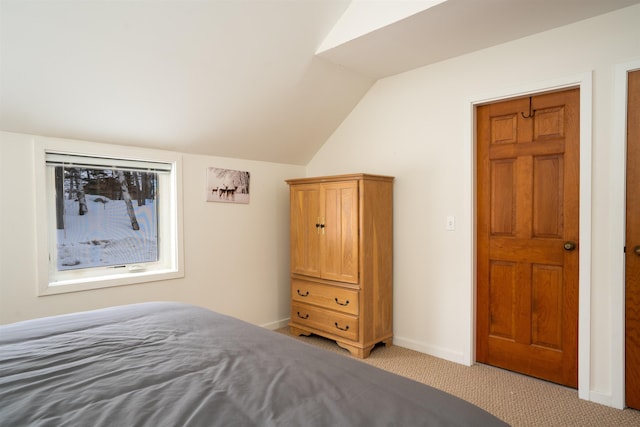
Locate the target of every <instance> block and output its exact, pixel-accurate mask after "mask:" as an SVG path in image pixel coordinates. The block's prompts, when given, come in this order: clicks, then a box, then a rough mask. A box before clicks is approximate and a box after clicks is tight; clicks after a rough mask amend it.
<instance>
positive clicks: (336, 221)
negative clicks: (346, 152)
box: [320, 181, 358, 283]
mask: <svg viewBox="0 0 640 427" xmlns="http://www.w3.org/2000/svg"><path fill="white" fill-rule="evenodd" d="M323 188H324V191H323V194H324V205H325V213H326V218H325V220H324V224H325V227H324V230H323V232H324V233H325V234H324V236H323V237H324V244H323V245H322V246H321V247H322V250H323V252H322V254H321V257H320V259H321V260H322V262H323V264H322V265H321V269H322V277H323V278H324V279H328V280H338V281H341V282H350V283H357V282H358V238H357V237H358V183H357V181H349V182H341V183H332V184H324V186H323Z"/></svg>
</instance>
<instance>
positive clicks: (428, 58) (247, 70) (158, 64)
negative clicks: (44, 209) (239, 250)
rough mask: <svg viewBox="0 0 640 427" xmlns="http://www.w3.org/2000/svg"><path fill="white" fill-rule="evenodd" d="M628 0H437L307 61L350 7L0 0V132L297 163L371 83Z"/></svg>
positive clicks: (233, 1)
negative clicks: (424, 7) (420, 9)
mask: <svg viewBox="0 0 640 427" xmlns="http://www.w3.org/2000/svg"><path fill="white" fill-rule="evenodd" d="M369 1H374V0H369ZM377 1H378V2H384V1H385V0H377ZM387 1H396V2H398V1H400V2H401V1H405V0H387ZM406 1H415V0H406ZM639 2H640V0H482V1H480V0H448V1H446V2H444V3H441V4H438V5H436V6H433V7H431V8H429V9H426V10H424V11H422V12H418V13H416V14H414V15H412V16H409V17H407V18H405V19H402V20H400V21H397V22H396V23H393V24H391V25H388V26H384V27H382V28H379V29H377V30H374V31H372V32H370V33H368V34H365V35H363V36H360V37H356V38H355V39H352V40H350V41H347V42H346V43H343V44H339V45H337V46H335V47H332V48H330V49H327V50H324V51H322V52H320V53H319V54H317V55H316V51H317V50H318V48H319V47H320V46H321V45H322V42H323V40H324V39H325V38H326V37H327V35H328V34H329V32H330V31H331V29H332V27H333V26H334V24H336V22H337V21H338V20H339V18H340V17H341V15H342V14H343V13H344V11H345V10H346V9H347V7H348V6H349V3H350V2H349V1H348V0H209V1H206V0H199V1H196V0H121V1H111V0H93V1H84V0H40V1H37V0H0V129H1V130H5V131H10V132H20V133H29V134H38V135H47V136H54V137H61V138H71V139H81V140H88V141H97V142H109V143H115V144H124V145H137V146H143V147H145V146H149V147H154V148H163V149H169V150H176V151H182V152H186V153H200V154H209V155H214V156H224V157H235V158H243V159H252V160H263V161H269V162H278V163H290V164H300V165H304V164H306V163H307V162H308V161H309V160H310V159H311V158H312V156H313V155H314V154H315V152H316V151H317V150H318V149H319V148H320V146H321V145H322V144H323V143H324V142H325V141H326V139H327V138H328V137H329V136H330V135H331V133H332V132H333V131H334V130H335V129H336V128H337V127H338V126H339V125H340V123H341V122H342V121H343V120H344V118H345V117H346V116H347V115H348V114H349V112H350V111H351V110H352V109H353V107H354V106H355V105H356V104H357V103H358V102H359V100H360V99H361V98H362V96H363V95H364V94H365V93H366V92H367V90H368V89H369V88H370V87H371V85H372V84H373V83H374V82H375V80H376V79H378V78H381V77H385V76H389V75H393V74H397V73H400V72H403V71H407V70H410V69H413V68H416V67H419V66H423V65H427V64H430V63H433V62H437V61H441V60H444V59H447V58H451V57H454V56H458V55H462V54H464V53H468V52H471V51H475V50H478V49H483V48H486V47H489V46H493V45H496V44H499V43H503V42H506V41H509V40H513V39H517V38H521V37H524V36H527V35H530V34H533V33H536V32H540V31H545V30H548V29H551V28H554V27H557V26H561V25H566V24H568V23H571V22H575V21H578V20H582V19H586V18H589V17H592V16H595V15H598V14H602V13H606V12H609V11H612V10H615V9H619V8H621V7H626V6H629V5H632V4H635V3H639ZM432 3H433V2H432Z"/></svg>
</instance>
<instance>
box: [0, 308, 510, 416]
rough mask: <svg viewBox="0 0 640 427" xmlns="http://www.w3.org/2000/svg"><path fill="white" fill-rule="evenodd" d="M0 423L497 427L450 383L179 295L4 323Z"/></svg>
mask: <svg viewBox="0 0 640 427" xmlns="http://www.w3.org/2000/svg"><path fill="white" fill-rule="evenodd" d="M0 425H1V426H11V427H16V426H83V427H84V426H117V427H130V426H154V427H155V426H225V427H229V426H331V427H334V426H475V427H479V426H501V425H506V424H504V423H503V422H502V421H500V420H498V419H497V418H495V417H493V416H492V415H490V414H488V413H487V412H485V411H483V410H481V409H479V408H477V407H475V406H473V405H471V404H469V403H467V402H465V401H463V400H460V399H458V398H456V397H453V396H451V395H448V394H446V393H443V392H441V391H438V390H436V389H433V388H431V387H428V386H426V385H423V384H420V383H417V382H414V381H412V380H409V379H406V378H403V377H400V376H397V375H394V374H391V373H388V372H385V371H383V370H380V369H377V368H374V367H372V366H370V365H367V364H365V363H363V362H361V361H359V360H356V359H352V358H350V357H348V356H343V355H340V354H336V353H332V352H329V351H326V350H322V349H318V348H315V347H312V346H310V345H307V344H305V343H302V342H299V341H297V340H295V339H292V338H290V337H287V336H284V335H281V334H278V333H276V332H273V331H269V330H265V329H263V328H260V327H257V326H254V325H250V324H248V323H246V322H243V321H240V320H238V319H234V318H231V317H228V316H224V315H221V314H218V313H214V312H212V311H209V310H206V309H203V308H199V307H194V306H191V305H187V304H180V303H160V302H159V303H144V304H134V305H128V306H121V307H113V308H108V309H102V310H96V311H91V312H85V313H75V314H69V315H62V316H56V317H49V318H44V319H36V320H30V321H26V322H20V323H15V324H10V325H5V326H1V327H0Z"/></svg>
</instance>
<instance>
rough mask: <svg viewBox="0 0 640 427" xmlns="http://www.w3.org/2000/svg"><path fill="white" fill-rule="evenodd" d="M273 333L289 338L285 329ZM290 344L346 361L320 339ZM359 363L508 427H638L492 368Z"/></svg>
mask: <svg viewBox="0 0 640 427" xmlns="http://www.w3.org/2000/svg"><path fill="white" fill-rule="evenodd" d="M277 332H279V333H282V334H286V335H290V334H289V328H288V327H287V328H281V329H278V330H277ZM295 338H296V339H299V340H301V341H304V342H307V343H309V344H312V345H315V346H317V347H321V348H324V349H326V350H330V351H334V352H336V353H341V354H344V355H345V356H347V357H350V356H349V352H348V351H346V350H344V349H342V348H340V347H338V346H337V345H336V343H335V342H333V341H330V340H327V339H324V338H322V337H318V336H315V335H311V336H309V337H304V336H303V337H295ZM363 362H364V363H368V364H370V365H373V366H377V367H378V368H381V369H384V370H386V371H390V372H394V373H396V374H398V375H402V376H405V377H408V378H412V379H414V380H416V381H419V382H421V383H424V384H428V385H430V386H432V387H435V388H438V389H440V390H444V391H446V392H448V393H451V394H453V395H456V396H458V397H461V398H462V399H465V400H467V401H469V402H472V403H473V404H475V405H477V406H480V407H481V408H483V409H485V410H487V411H488V412H490V413H492V414H494V415H496V416H497V417H499V418H501V419H502V420H504V421H506V422H508V423H509V424H511V425H512V426H514V427H520V426H536V427H541V426H562V427H564V426H575V427H590V426H593V427H607V426H616V427H623V426H635V427H640V411H636V410H633V409H625V410H619V409H614V408H610V407H607V406H603V405H600V404H597V403H593V402H587V401H584V400H580V399H578V392H577V390H574V389H571V388H567V387H563V386H559V385H557V384H553V383H549V382H547V381H542V380H538V379H535V378H531V377H527V376H525V375H520V374H517V373H513V372H509V371H505V370H502V369H499V368H495V367H492V366H487V365H482V364H476V365H474V366H471V367H467V366H463V365H459V364H457V363H453V362H449V361H446V360H443V359H438V358H436V357H433V356H429V355H426V354H423V353H419V352H417V351H413V350H409V349H406V348H402V347H398V346H395V345H394V346H391V347H389V348H386V347H384V346H377V347H376V348H374V349H373V351H372V352H371V355H370V356H369V357H368V358H367V359H364V360H363Z"/></svg>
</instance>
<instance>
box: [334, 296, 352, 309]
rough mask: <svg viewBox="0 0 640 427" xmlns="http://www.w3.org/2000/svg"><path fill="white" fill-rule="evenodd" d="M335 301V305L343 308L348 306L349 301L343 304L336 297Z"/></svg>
mask: <svg viewBox="0 0 640 427" xmlns="http://www.w3.org/2000/svg"><path fill="white" fill-rule="evenodd" d="M335 300H336V304H338V305H341V306H343V307H346V306H348V305H349V300H346V301H345V302H340V301H339V300H338V298H337V297H336V298H335Z"/></svg>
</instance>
